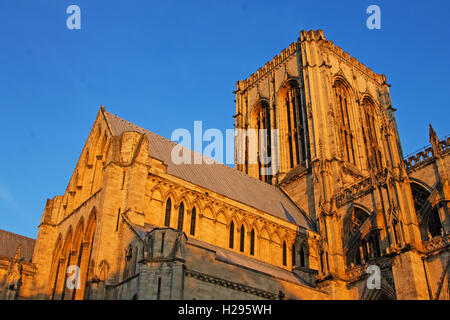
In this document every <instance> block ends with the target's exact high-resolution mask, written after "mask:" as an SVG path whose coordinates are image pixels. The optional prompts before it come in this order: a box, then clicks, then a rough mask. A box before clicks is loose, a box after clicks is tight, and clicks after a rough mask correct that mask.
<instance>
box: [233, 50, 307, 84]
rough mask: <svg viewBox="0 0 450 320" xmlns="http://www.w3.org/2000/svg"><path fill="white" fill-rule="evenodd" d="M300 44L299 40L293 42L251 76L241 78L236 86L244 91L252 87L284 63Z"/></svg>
mask: <svg viewBox="0 0 450 320" xmlns="http://www.w3.org/2000/svg"><path fill="white" fill-rule="evenodd" d="M297 48H298V44H297V42H292V43H291V44H290V45H289V47H288V48H286V49H284V50H283V51H281V53H280V54H277V55H276V56H275V57H273V59H272V60H271V61H268V62H267V63H266V64H265V65H264V67H261V68H259V69H258V71H256V72H255V73H252V74H251V75H250V77H248V78H247V79H244V80H239V81H238V82H237V84H236V88H237V90H238V91H239V90H240V91H244V90H246V89H248V88H249V87H251V86H252V85H253V84H254V83H255V82H257V81H258V80H260V79H261V78H263V77H264V76H265V75H267V74H268V73H270V72H272V71H273V70H274V69H276V68H277V67H278V66H279V65H280V64H282V63H283V62H284V61H285V60H286V59H287V58H289V57H291V56H292V55H294V54H295V53H296V52H297Z"/></svg>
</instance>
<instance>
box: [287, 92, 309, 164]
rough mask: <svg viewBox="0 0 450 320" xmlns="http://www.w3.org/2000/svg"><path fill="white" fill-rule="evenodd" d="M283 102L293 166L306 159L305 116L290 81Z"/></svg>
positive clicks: (290, 160) (299, 99)
mask: <svg viewBox="0 0 450 320" xmlns="http://www.w3.org/2000/svg"><path fill="white" fill-rule="evenodd" d="M283 102H284V104H285V106H286V119H287V121H286V123H287V130H288V139H287V140H288V146H289V164H290V167H291V168H293V167H295V166H297V165H299V164H301V163H302V162H304V161H305V160H306V121H305V119H306V117H305V110H304V108H303V107H302V101H301V98H300V90H299V88H298V86H297V85H295V84H292V83H291V84H289V85H288V86H287V87H286V90H285V95H284V101H283Z"/></svg>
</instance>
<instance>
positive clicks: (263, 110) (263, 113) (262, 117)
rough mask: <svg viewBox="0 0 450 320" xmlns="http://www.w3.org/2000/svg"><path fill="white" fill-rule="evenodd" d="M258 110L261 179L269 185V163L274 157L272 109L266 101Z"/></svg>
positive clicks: (258, 157)
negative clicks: (271, 123)
mask: <svg viewBox="0 0 450 320" xmlns="http://www.w3.org/2000/svg"><path fill="white" fill-rule="evenodd" d="M256 108H257V109H256V110H257V114H256V129H257V132H258V139H257V143H258V154H257V159H258V171H259V179H260V180H262V181H264V182H267V183H272V172H271V163H270V161H269V159H271V156H272V137H271V125H270V108H269V104H268V103H267V102H266V101H261V102H260V103H259V104H258V105H257V107H256Z"/></svg>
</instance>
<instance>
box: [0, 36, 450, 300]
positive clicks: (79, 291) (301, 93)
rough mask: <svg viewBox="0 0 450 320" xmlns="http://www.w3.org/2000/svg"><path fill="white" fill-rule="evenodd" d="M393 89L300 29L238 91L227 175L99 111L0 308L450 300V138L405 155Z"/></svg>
mask: <svg viewBox="0 0 450 320" xmlns="http://www.w3.org/2000/svg"><path fill="white" fill-rule="evenodd" d="M389 87H390V85H389V84H388V82H387V80H386V76H385V75H383V74H377V73H375V72H373V71H372V70H371V69H369V68H368V67H366V66H365V65H363V64H362V63H361V62H359V61H358V60H356V59H355V58H353V57H351V56H350V55H349V54H348V53H347V52H345V51H343V50H342V49H341V48H340V47H338V46H336V45H335V44H334V43H333V42H331V41H330V40H327V39H326V38H325V36H324V33H323V31H322V30H312V31H301V32H300V34H299V38H298V39H297V40H296V41H295V42H293V43H292V44H290V45H289V47H288V48H286V49H284V50H283V51H282V52H281V53H280V54H278V55H276V56H275V57H274V58H273V59H272V60H270V61H268V62H267V63H266V64H265V65H264V66H262V67H261V68H259V69H258V70H257V71H256V72H255V73H253V74H252V75H250V77H249V78H247V79H245V80H239V81H237V83H236V90H235V91H234V94H235V97H236V98H235V103H236V109H235V114H234V115H233V118H234V126H235V132H236V134H235V159H236V161H235V168H231V167H229V166H227V165H224V164H220V163H218V162H215V161H201V162H200V163H191V164H188V163H177V162H176V161H174V159H173V150H174V149H175V148H177V147H179V146H180V145H179V144H177V143H175V142H173V141H170V140H168V139H166V138H163V137H161V136H159V135H157V134H155V133H153V132H151V131H148V130H146V129H143V128H141V127H139V126H137V125H135V124H133V123H130V122H128V121H126V120H124V119H122V118H120V117H119V116H116V115H114V114H111V113H110V112H108V111H107V110H106V109H105V108H104V107H100V110H99V111H98V114H97V117H96V119H95V121H94V124H93V126H92V130H91V132H90V134H89V136H88V139H87V141H86V143H85V146H84V148H83V150H82V151H81V155H80V158H79V160H78V163H77V165H76V167H75V169H74V171H73V174H72V177H71V179H70V182H69V184H68V186H67V189H66V191H65V192H64V194H62V195H58V196H55V197H53V198H52V199H48V200H47V202H46V204H45V208H44V211H43V214H42V219H41V222H40V224H39V226H38V229H39V231H38V236H37V239H36V240H34V239H30V238H26V237H22V236H20V235H15V234H12V233H9V232H6V231H0V299H8V300H14V299H48V300H73V299H75V300H80V299H88V300H133V299H137V300H148V299H150V300H158V299H161V300H170V299H172V300H179V299H186V300H192V299H197V300H204V299H247V300H248V299H269V300H278V299H294V300H308V299H309V300H375V299H389V300H395V299H399V300H406V299H408V300H409V299H412V300H449V299H450V288H449V280H450V275H449V270H448V269H449V248H450V246H449V233H450V220H449V219H450V216H449V213H450V202H449V201H450V185H449V177H448V176H449V168H450V153H449V150H450V147H449V145H450V137H448V136H447V137H445V138H441V139H439V138H438V135H437V133H436V132H435V131H434V130H433V128H432V127H431V125H430V129H429V133H424V134H429V140H430V145H429V146H426V147H424V148H423V149H421V151H419V152H417V153H416V154H412V155H409V156H407V157H405V156H404V155H403V152H402V147H401V142H400V136H399V132H398V129H397V124H396V119H395V111H396V109H395V108H394V106H393V105H392V103H391V99H390V93H389ZM230 116H231V112H230ZM230 125H231V123H230ZM250 132H253V133H256V135H255V134H249V133H250ZM263 133H269V134H263ZM275 133H276V134H275ZM444 134H445V133H444ZM181 150H182V152H183V154H184V153H187V154H188V155H189V156H190V157H191V156H192V157H199V156H200V157H203V155H199V154H196V153H194V152H193V151H191V150H188V149H186V148H184V147H183V148H181ZM267 158H270V163H268V161H266V160H267ZM372 271H373V272H372Z"/></svg>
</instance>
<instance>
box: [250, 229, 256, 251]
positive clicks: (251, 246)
mask: <svg viewBox="0 0 450 320" xmlns="http://www.w3.org/2000/svg"><path fill="white" fill-rule="evenodd" d="M250 255H252V256H254V255H255V229H252V232H251V233H250Z"/></svg>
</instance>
